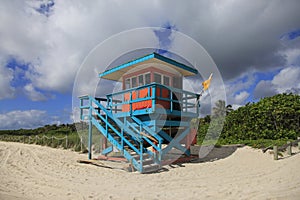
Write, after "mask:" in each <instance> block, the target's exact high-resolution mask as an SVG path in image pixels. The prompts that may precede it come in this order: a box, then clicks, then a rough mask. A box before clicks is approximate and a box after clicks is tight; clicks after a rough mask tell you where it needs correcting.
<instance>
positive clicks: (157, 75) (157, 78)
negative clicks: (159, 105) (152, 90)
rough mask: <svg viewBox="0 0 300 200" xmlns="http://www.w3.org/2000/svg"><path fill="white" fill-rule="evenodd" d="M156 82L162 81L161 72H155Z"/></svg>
mask: <svg viewBox="0 0 300 200" xmlns="http://www.w3.org/2000/svg"><path fill="white" fill-rule="evenodd" d="M154 82H155V83H159V84H160V83H161V75H160V74H157V73H154Z"/></svg>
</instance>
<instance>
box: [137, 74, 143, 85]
mask: <svg viewBox="0 0 300 200" xmlns="http://www.w3.org/2000/svg"><path fill="white" fill-rule="evenodd" d="M138 79H139V84H138V85H139V86H142V85H144V75H143V74H142V75H139V78H138Z"/></svg>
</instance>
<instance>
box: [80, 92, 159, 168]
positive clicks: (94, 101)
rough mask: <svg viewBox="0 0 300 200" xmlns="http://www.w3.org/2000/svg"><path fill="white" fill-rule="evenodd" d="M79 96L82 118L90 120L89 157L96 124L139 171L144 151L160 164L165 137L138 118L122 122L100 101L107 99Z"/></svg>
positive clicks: (141, 166)
mask: <svg viewBox="0 0 300 200" xmlns="http://www.w3.org/2000/svg"><path fill="white" fill-rule="evenodd" d="M79 98H80V118H81V120H88V121H89V145H88V146H89V158H91V154H90V152H91V145H92V134H91V131H92V129H91V125H94V126H95V127H96V128H97V129H98V130H99V131H100V132H101V133H102V134H103V135H104V136H105V137H106V138H107V139H108V141H109V142H110V143H111V144H112V145H113V146H115V147H116V148H117V149H118V150H120V151H121V152H123V155H124V157H125V158H126V159H127V160H128V161H130V162H131V163H132V164H133V166H134V167H135V168H136V169H137V170H138V171H140V172H143V155H144V153H147V154H149V155H150V156H151V157H153V158H154V161H156V163H158V164H159V165H160V163H161V153H162V141H163V139H162V138H161V137H160V136H159V135H157V134H155V133H153V131H152V130H150V129H148V128H147V127H145V126H144V125H143V124H142V123H141V122H139V121H137V120H138V119H134V120H133V122H128V121H125V122H122V121H121V120H120V119H118V118H116V117H115V116H114V115H113V114H112V111H111V110H107V109H106V108H105V107H104V105H102V104H101V103H100V102H101V100H103V101H106V100H105V99H99V98H93V97H90V96H82V97H79ZM86 103H87V104H86ZM84 110H88V113H84ZM110 120H111V121H113V122H114V123H115V125H116V126H117V127H118V128H119V129H120V131H119V130H118V128H117V127H115V126H114V125H113V124H112V123H111V122H110ZM99 121H102V122H104V124H105V125H101V124H100V123H99ZM137 127H138V128H137ZM109 129H111V130H112V131H113V133H114V136H113V135H112V133H111V132H109V131H108V130H109ZM142 131H143V132H145V134H146V135H142V134H141V132H142ZM125 133H126V135H128V136H130V137H131V138H132V141H134V142H135V143H137V144H138V145H137V147H135V146H134V145H133V144H132V143H131V142H130V141H129V140H128V139H127V138H126V137H125ZM147 135H149V136H152V137H154V138H155V140H156V141H157V143H156V144H155V142H153V141H151V140H150V139H149V136H148V137H147ZM115 136H118V138H119V140H120V141H118V140H116V138H115ZM144 142H146V143H148V144H150V146H151V147H152V148H154V149H155V151H156V152H157V154H158V155H159V156H157V155H156V154H154V153H153V152H152V151H150V150H148V149H147V148H144ZM124 145H127V146H129V147H130V149H131V150H133V152H135V153H136V154H137V155H139V160H140V162H138V161H137V160H136V158H134V157H133V156H132V155H131V153H130V152H129V151H127V150H126V149H125V148H124Z"/></svg>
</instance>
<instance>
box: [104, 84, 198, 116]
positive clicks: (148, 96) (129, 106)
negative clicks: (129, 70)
mask: <svg viewBox="0 0 300 200" xmlns="http://www.w3.org/2000/svg"><path fill="white" fill-rule="evenodd" d="M141 94H142V95H141ZM198 98H199V95H198V94H195V93H192V92H189V91H185V90H181V89H178V88H173V87H168V86H164V85H161V84H157V83H151V84H148V85H143V86H139V87H135V88H131V89H127V90H123V91H120V92H116V93H112V94H108V95H107V99H108V102H107V107H108V108H109V109H110V110H112V112H113V113H114V114H117V116H131V115H142V114H150V113H154V112H155V111H157V110H158V109H159V107H157V104H160V103H162V102H163V104H164V105H165V106H166V108H165V110H166V112H167V114H173V115H176V114H178V115H187V116H190V117H196V116H198V115H199V106H198V101H197V100H198ZM143 102H147V105H146V107H141V108H135V107H134V105H136V104H138V103H143ZM150 102H151V103H150ZM124 108H126V109H124Z"/></svg>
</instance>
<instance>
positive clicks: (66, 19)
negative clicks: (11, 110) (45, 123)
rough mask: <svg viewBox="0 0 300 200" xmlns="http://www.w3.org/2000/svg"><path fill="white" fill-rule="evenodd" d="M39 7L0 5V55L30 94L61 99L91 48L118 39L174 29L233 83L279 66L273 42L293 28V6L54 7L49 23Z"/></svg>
mask: <svg viewBox="0 0 300 200" xmlns="http://www.w3.org/2000/svg"><path fill="white" fill-rule="evenodd" d="M41 3H43V2H42V1H40V2H36V1H21V0H12V1H2V2H1V6H0V19H1V23H0V29H1V38H0V43H1V47H0V53H1V55H4V56H11V55H13V56H16V57H18V58H19V59H20V60H24V61H26V62H30V63H32V65H31V66H30V70H29V71H28V72H27V78H29V80H30V81H31V83H32V84H33V87H34V88H38V89H43V90H49V91H59V92H69V91H70V90H71V87H72V83H73V80H74V76H75V74H76V71H77V69H78V67H79V65H80V64H81V62H82V61H83V58H84V57H85V56H86V54H87V53H88V52H89V51H90V50H91V48H93V47H94V46H95V45H96V44H98V43H99V42H101V41H103V40H104V39H106V38H108V37H109V36H111V35H112V34H116V33H118V32H120V31H124V30H128V29H131V28H136V27H144V26H161V25H162V24H164V23H166V22H171V23H174V24H175V25H176V27H178V29H179V30H180V31H182V32H184V33H186V34H188V35H190V36H192V37H194V38H195V39H196V40H197V41H198V42H200V43H202V44H203V45H204V47H206V48H207V49H208V51H209V53H211V54H212V55H213V58H214V59H215V60H217V64H218V65H220V66H222V69H221V70H222V71H223V75H224V76H225V77H231V78H232V77H236V76H237V75H239V74H241V73H243V72H245V71H247V70H248V69H249V68H251V67H253V66H272V65H274V63H275V64H276V63H279V62H277V61H278V57H276V55H275V53H274V52H277V50H278V48H279V46H278V45H279V42H278V41H277V40H276V37H277V36H279V35H280V34H282V33H283V32H286V31H287V30H290V29H291V28H294V27H298V25H299V20H297V19H299V12H298V10H297V9H296V8H297V6H296V5H298V3H297V1H289V3H286V4H284V5H282V4H281V3H280V2H262V1H256V2H253V3H252V2H251V4H250V3H249V4H247V2H234V1H221V2H220V1H211V2H210V3H207V2H206V1H193V2H190V3H186V2H183V1H178V2H176V3H174V1H134V0H133V1H126V2H123V1H88V2H82V1H70V0H65V1H55V5H54V6H53V8H52V12H51V14H50V16H49V17H46V16H45V15H43V14H41V13H39V12H37V11H36V10H35V9H36V8H38V7H39V4H41ZM133 5H134V6H133ZM282 6H283V7H284V8H285V9H283V8H282ZM134 8H138V9H134ZM183 10H188V11H189V15H187V14H186V12H182V11H183ZM232 10H235V12H231V11H232ZM286 21H289V23H288V24H287V23H285V22H286ZM266 30H267V32H266ZM141 37H142V36H141ZM253 40H255V42H253ZM118 45H120V44H116V46H115V47H116V48H117V46H118ZM275 57H276V58H275ZM266 63H267V65H266Z"/></svg>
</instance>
